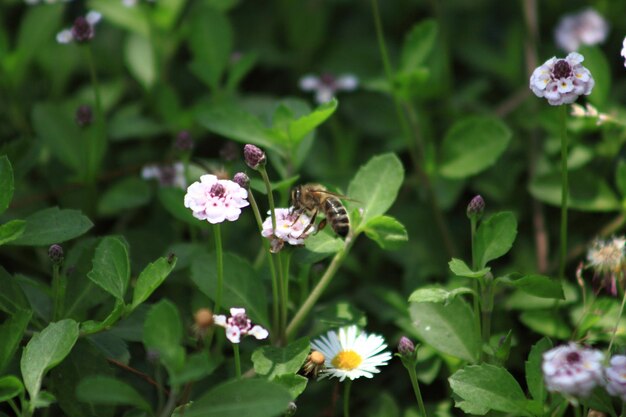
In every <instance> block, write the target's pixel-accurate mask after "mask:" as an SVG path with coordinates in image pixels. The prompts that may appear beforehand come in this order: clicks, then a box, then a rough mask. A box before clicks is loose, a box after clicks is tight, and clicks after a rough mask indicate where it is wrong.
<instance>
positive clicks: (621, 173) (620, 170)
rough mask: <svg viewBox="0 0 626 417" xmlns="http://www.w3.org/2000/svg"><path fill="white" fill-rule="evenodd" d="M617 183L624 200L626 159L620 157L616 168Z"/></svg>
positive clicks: (625, 193)
mask: <svg viewBox="0 0 626 417" xmlns="http://www.w3.org/2000/svg"><path fill="white" fill-rule="evenodd" d="M615 183H616V184H617V189H618V190H619V193H620V195H621V196H622V200H624V199H626V161H624V160H622V159H620V160H619V162H618V163H617V169H616V170H615Z"/></svg>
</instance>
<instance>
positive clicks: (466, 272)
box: [448, 258, 491, 278]
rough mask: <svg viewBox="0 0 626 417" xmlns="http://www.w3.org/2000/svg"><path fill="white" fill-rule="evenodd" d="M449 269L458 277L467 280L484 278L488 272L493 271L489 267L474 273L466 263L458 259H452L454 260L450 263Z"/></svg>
mask: <svg viewBox="0 0 626 417" xmlns="http://www.w3.org/2000/svg"><path fill="white" fill-rule="evenodd" d="M448 267H449V268H450V271H452V272H453V273H454V274H455V275H456V276H458V277H465V278H482V277H484V276H485V274H486V273H487V272H489V271H491V268H489V267H487V268H483V269H481V270H479V271H472V270H471V269H470V267H469V266H467V264H466V263H465V262H463V261H462V260H461V259H457V258H452V260H451V261H450V262H448Z"/></svg>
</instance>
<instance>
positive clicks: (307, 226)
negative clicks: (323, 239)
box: [302, 210, 317, 235]
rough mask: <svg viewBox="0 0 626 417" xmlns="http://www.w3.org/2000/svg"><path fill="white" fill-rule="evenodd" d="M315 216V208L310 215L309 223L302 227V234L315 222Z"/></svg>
mask: <svg viewBox="0 0 626 417" xmlns="http://www.w3.org/2000/svg"><path fill="white" fill-rule="evenodd" d="M316 218H317V210H315V211H314V212H313V215H312V216H311V221H310V222H309V224H307V225H306V227H305V228H304V230H303V231H302V234H303V235H304V234H306V232H308V231H309V229H310V228H311V226H313V225H314V224H315V219H316Z"/></svg>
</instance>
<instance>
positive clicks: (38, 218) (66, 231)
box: [9, 207, 93, 246]
mask: <svg viewBox="0 0 626 417" xmlns="http://www.w3.org/2000/svg"><path fill="white" fill-rule="evenodd" d="M24 220H25V221H26V227H25V229H24V232H23V233H22V235H21V236H20V237H18V238H17V239H15V240H13V241H11V242H9V244H11V245H25V246H48V245H52V244H53V243H63V242H65V241H67V240H70V239H74V238H76V237H78V236H81V235H82V234H84V233H86V232H87V231H88V230H89V229H91V228H92V227H93V223H92V222H91V220H89V219H88V218H87V217H86V216H84V215H83V214H82V213H81V212H80V211H78V210H69V209H64V210H59V208H58V207H50V208H47V209H43V210H40V211H38V212H36V213H35V214H31V215H30V216H28V217H27V218H26V219H24Z"/></svg>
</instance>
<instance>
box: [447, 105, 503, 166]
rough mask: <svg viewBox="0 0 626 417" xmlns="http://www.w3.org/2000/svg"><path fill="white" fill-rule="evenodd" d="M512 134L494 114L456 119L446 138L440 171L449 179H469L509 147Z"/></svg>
mask: <svg viewBox="0 0 626 417" xmlns="http://www.w3.org/2000/svg"><path fill="white" fill-rule="evenodd" d="M511 136H512V133H511V130H510V129H509V128H508V127H507V126H506V125H505V124H504V123H503V122H502V121H500V120H499V119H495V118H492V117H485V116H473V117H469V118H466V119H464V120H461V121H458V122H456V123H455V124H454V125H453V126H452V127H451V128H450V130H449V131H448V133H447V134H446V136H445V138H444V140H443V144H442V147H441V164H440V166H439V173H440V174H441V176H443V177H446V178H467V177H469V176H472V175H475V174H478V173H479V172H482V171H484V170H485V169H487V168H489V167H490V166H492V165H493V164H494V163H495V162H496V160H497V159H498V158H499V157H500V155H502V153H503V152H504V151H505V150H506V148H507V146H508V145H509V141H510V140H511Z"/></svg>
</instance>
